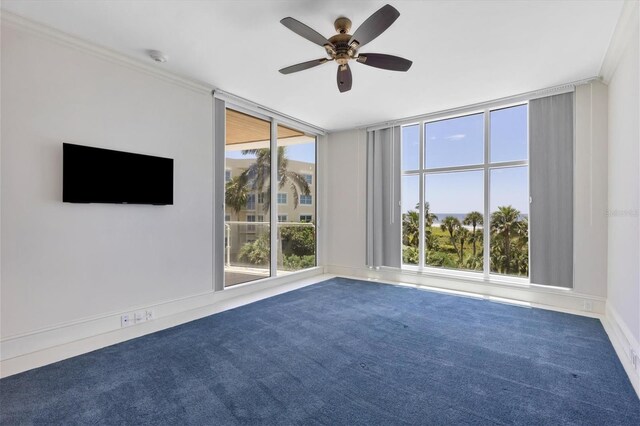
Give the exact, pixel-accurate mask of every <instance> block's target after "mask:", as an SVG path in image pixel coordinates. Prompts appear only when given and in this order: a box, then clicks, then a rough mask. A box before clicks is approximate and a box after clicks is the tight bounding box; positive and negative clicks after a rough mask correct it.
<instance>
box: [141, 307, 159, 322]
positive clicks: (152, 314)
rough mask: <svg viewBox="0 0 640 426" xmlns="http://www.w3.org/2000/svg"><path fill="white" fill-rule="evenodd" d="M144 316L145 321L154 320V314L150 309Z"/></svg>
mask: <svg viewBox="0 0 640 426" xmlns="http://www.w3.org/2000/svg"><path fill="white" fill-rule="evenodd" d="M144 315H145V318H146V320H147V321H151V320H152V319H155V318H156V314H155V312H153V311H152V310H151V309H148V310H147V311H145V313H144Z"/></svg>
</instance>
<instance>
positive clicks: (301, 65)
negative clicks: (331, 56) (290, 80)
mask: <svg viewBox="0 0 640 426" xmlns="http://www.w3.org/2000/svg"><path fill="white" fill-rule="evenodd" d="M328 61H329V60H328V59H327V58H320V59H314V60H313V61H307V62H301V63H299V64H295V65H291V66H290V67H286V68H282V69H281V70H280V72H281V73H282V74H291V73H294V72H298V71H303V70H308V69H309V68H313V67H317V66H318V65H322V64H324V63H325V62H328Z"/></svg>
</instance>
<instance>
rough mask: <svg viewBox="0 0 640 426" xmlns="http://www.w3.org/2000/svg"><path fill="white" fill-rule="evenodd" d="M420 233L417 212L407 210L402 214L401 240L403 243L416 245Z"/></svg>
mask: <svg viewBox="0 0 640 426" xmlns="http://www.w3.org/2000/svg"><path fill="white" fill-rule="evenodd" d="M419 235H420V219H419V216H418V212H417V211H415V210H409V211H408V212H406V213H403V214H402V240H403V243H404V245H406V246H411V247H418V236H419Z"/></svg>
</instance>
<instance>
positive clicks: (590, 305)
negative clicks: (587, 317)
mask: <svg viewBox="0 0 640 426" xmlns="http://www.w3.org/2000/svg"><path fill="white" fill-rule="evenodd" d="M582 309H583V310H585V311H587V312H593V302H592V301H591V300H585V301H584V302H583V303H582Z"/></svg>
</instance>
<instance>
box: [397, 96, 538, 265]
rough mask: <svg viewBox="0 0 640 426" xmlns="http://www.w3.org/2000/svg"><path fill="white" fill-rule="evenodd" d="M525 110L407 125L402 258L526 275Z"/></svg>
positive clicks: (412, 262) (404, 135)
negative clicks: (487, 123)
mask: <svg viewBox="0 0 640 426" xmlns="http://www.w3.org/2000/svg"><path fill="white" fill-rule="evenodd" d="M527 116H528V105H527V104H521V105H516V106H511V107H507V108H499V109H491V110H486V111H484V112H481V113H477V114H469V115H464V116H461V117H454V118H449V119H441V120H434V121H426V122H422V123H418V124H412V125H408V126H404V127H403V128H402V132H401V134H402V145H401V146H402V158H401V162H402V180H401V185H402V195H401V198H402V261H403V264H404V265H414V266H418V267H420V268H421V267H433V268H447V269H457V270H469V271H477V272H482V273H484V274H485V275H486V276H488V275H489V273H491V274H505V275H512V276H520V277H528V274H529V250H528V240H529V229H528V217H529V184H528V133H527V132H528V130H527ZM487 121H488V122H489V123H490V124H489V126H485V122H487ZM421 126H423V131H422V132H420V130H421V128H420V127H421ZM421 216H422V217H421Z"/></svg>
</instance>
